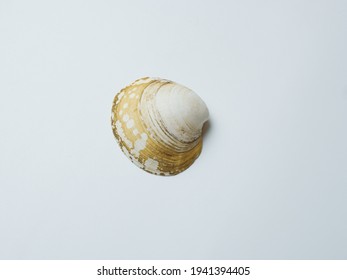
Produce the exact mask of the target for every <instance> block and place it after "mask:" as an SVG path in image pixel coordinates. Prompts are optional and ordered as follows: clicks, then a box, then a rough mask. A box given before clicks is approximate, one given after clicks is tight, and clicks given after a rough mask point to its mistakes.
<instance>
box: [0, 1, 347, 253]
mask: <svg viewBox="0 0 347 280" xmlns="http://www.w3.org/2000/svg"><path fill="white" fill-rule="evenodd" d="M346 33H347V2H346V1H332V0H329V1H328V0H326V1H307V0H306V1H302V0H301V1H255V0H254V1H183V0H181V1H177V0H175V1H159V0H158V1H152V0H146V1H96V0H95V1H9V0H8V1H6V0H1V1H0V131H1V135H0V227H1V228H0V258H2V259H37V258H38V259H162V258H164V259H191V258H192V259H206V258H207V259H225V258H227V259H230V258H235V259H266V258H271V259H281V258H285V259H287V258H290V259H292V258H293V259H306V258H309V259H319V258H323V259H330V258H331V259H335V258H347V249H346V248H347V239H346V236H347V223H346V214H347V203H346V201H347V199H346V198H347V147H346V146H347V144H346V143H347V125H346V121H347V51H346V50H347V39H346V37H347V34H346ZM143 76H154V77H162V78H166V79H171V80H173V81H176V82H179V83H181V84H183V85H186V86H188V87H190V88H192V89H193V90H194V91H195V92H197V93H198V94H199V95H200V96H201V97H202V98H203V100H204V101H205V102H206V104H207V106H208V108H209V110H210V114H211V121H210V129H209V131H208V133H207V134H206V135H205V136H206V137H205V139H204V140H205V141H204V148H203V151H202V154H201V156H200V158H199V159H198V160H197V161H196V162H195V164H194V165H193V166H192V167H191V168H189V169H188V170H187V171H185V172H183V173H182V174H180V175H177V176H175V177H158V176H154V175H151V174H148V173H146V172H144V171H142V170H140V169H139V168H137V167H136V166H135V165H133V164H132V163H131V162H130V161H129V160H128V159H127V158H126V157H125V156H124V155H123V154H122V152H121V150H120V149H119V147H118V145H117V143H116V141H115V140H114V137H113V134H112V130H111V125H110V112H111V106H112V101H113V98H114V95H115V94H116V93H117V92H118V91H119V90H120V89H121V88H122V87H124V86H125V85H127V84H129V83H131V82H132V81H134V80H135V79H137V78H140V77H143Z"/></svg>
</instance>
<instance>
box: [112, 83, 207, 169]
mask: <svg viewBox="0 0 347 280" xmlns="http://www.w3.org/2000/svg"><path fill="white" fill-rule="evenodd" d="M208 117H209V113H208V109H207V107H206V105H205V103H204V101H202V99H201V98H200V97H199V96H198V95H197V94H196V93H194V92H193V91H192V90H190V89H189V88H187V87H185V86H182V85H179V84H177V83H175V82H172V81H169V80H164V79H160V78H148V77H146V78H142V79H138V80H136V81H135V82H133V83H132V84H131V85H129V86H127V87H125V88H124V89H122V90H121V91H120V92H119V93H118V94H117V95H116V96H115V98H114V101H113V106H112V117H111V120H112V130H113V134H114V135H115V137H116V140H117V141H118V144H119V145H120V147H121V149H122V151H123V152H124V154H125V155H126V156H127V157H128V158H129V159H130V160H131V161H132V162H133V163H134V164H136V165H137V166H139V167H140V168H142V169H144V170H145V171H147V172H149V173H152V174H157V175H176V174H178V173H180V172H182V171H184V170H186V169H187V168H188V167H189V166H190V165H192V164H193V162H194V161H195V160H196V159H197V158H198V157H199V155H200V152H201V149H202V127H203V125H204V123H205V122H206V121H207V120H208Z"/></svg>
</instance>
